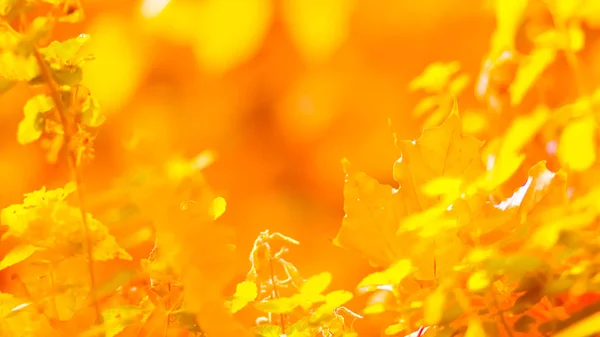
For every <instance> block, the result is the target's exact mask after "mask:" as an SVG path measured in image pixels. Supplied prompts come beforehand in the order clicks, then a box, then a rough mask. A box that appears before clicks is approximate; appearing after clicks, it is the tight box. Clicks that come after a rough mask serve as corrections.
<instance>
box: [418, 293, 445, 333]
mask: <svg viewBox="0 0 600 337" xmlns="http://www.w3.org/2000/svg"><path fill="white" fill-rule="evenodd" d="M445 305H446V294H444V292H443V291H442V289H439V288H438V289H436V290H435V291H433V292H432V293H431V294H430V295H429V296H427V299H426V300H425V304H424V308H423V315H424V316H423V319H424V321H425V324H427V325H435V324H438V323H439V322H440V319H442V314H443V313H444V307H445Z"/></svg>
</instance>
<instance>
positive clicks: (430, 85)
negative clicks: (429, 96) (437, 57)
mask: <svg viewBox="0 0 600 337" xmlns="http://www.w3.org/2000/svg"><path fill="white" fill-rule="evenodd" d="M459 70H460V63H459V62H456V61H454V62H450V63H443V62H435V63H432V64H430V65H429V66H427V68H425V70H423V72H422V73H421V74H420V75H419V76H417V77H416V78H415V79H413V80H412V81H411V82H410V83H409V85H408V86H409V89H410V90H411V91H416V90H424V91H426V92H428V93H440V92H442V91H443V90H444V89H445V88H446V86H447V85H449V84H450V78H451V77H452V76H454V75H455V74H456V73H457V72H458V71H459Z"/></svg>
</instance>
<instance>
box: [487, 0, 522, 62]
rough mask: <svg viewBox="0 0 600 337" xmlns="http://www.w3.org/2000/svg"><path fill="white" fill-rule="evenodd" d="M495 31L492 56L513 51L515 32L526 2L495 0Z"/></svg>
mask: <svg viewBox="0 0 600 337" xmlns="http://www.w3.org/2000/svg"><path fill="white" fill-rule="evenodd" d="M495 1H496V30H495V32H494V36H493V39H492V54H497V53H500V52H501V51H503V50H513V49H514V44H515V37H516V35H517V31H518V29H519V27H520V26H521V23H522V20H523V18H524V16H525V10H526V9H527V4H528V2H529V1H528V0H495Z"/></svg>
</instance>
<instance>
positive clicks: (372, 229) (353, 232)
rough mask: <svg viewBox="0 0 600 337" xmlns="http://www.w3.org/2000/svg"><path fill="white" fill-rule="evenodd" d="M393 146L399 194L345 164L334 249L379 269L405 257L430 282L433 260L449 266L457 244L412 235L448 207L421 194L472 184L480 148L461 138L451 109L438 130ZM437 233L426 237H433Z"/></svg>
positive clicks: (451, 238)
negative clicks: (443, 185)
mask: <svg viewBox="0 0 600 337" xmlns="http://www.w3.org/2000/svg"><path fill="white" fill-rule="evenodd" d="M397 146H398V147H399V148H400V150H401V151H402V155H401V157H400V159H399V160H398V161H397V162H396V163H395V164H394V170H393V171H394V172H393V173H394V174H393V175H394V179H395V180H396V181H397V182H398V184H399V188H398V189H394V188H392V187H391V186H387V185H382V184H379V183H378V182H377V181H376V180H375V179H373V178H371V177H369V176H367V175H366V174H364V173H362V172H359V171H356V170H354V169H353V168H352V167H351V166H350V164H349V163H348V162H347V161H344V169H345V171H346V184H345V186H344V200H345V202H344V210H345V213H346V216H345V217H344V220H343V223H342V227H341V228H340V230H339V232H338V234H337V236H336V238H335V240H334V243H336V244H337V245H340V246H342V247H346V248H350V249H354V250H357V251H359V252H360V253H362V254H364V255H365V256H366V257H367V258H368V259H369V260H370V261H371V262H372V263H374V264H376V265H379V266H383V267H387V266H389V265H390V264H392V263H393V262H395V261H396V260H398V259H401V258H405V257H408V258H409V259H411V261H413V262H414V264H415V266H416V267H417V268H418V269H420V271H419V272H418V273H417V274H418V275H419V276H420V277H425V278H429V277H432V276H433V274H435V273H436V269H437V267H436V264H437V263H436V260H435V259H436V255H439V256H440V258H442V259H449V261H452V259H454V258H455V257H454V256H453V255H454V253H452V254H448V253H450V252H451V251H453V250H455V249H454V247H455V246H456V245H458V244H459V243H460V242H459V240H458V237H457V236H456V234H455V233H453V232H452V231H449V232H446V233H445V234H444V235H441V236H438V237H436V238H435V239H436V240H433V239H432V240H424V239H423V238H422V236H421V235H419V233H418V232H415V230H420V229H421V227H422V225H423V223H425V222H430V223H431V224H432V225H431V226H436V224H438V222H436V221H438V220H440V219H442V218H443V217H444V215H445V213H446V208H447V207H448V205H445V204H444V206H443V208H440V207H441V205H442V204H443V203H442V204H440V201H444V199H443V198H442V197H441V196H433V197H432V196H431V195H430V194H428V193H427V191H426V190H425V191H424V190H423V189H424V188H425V187H426V186H427V184H430V183H432V182H433V181H435V180H436V179H445V180H446V181H450V182H451V181H452V180H453V179H459V180H464V181H470V182H473V181H476V180H477V178H478V177H479V176H480V175H482V174H483V172H484V170H483V165H482V163H481V159H480V158H481V155H480V150H481V146H482V143H481V142H480V141H478V140H477V139H475V138H472V137H468V136H463V134H462V130H461V123H460V119H459V117H458V108H457V105H456V104H455V105H454V107H453V109H452V111H451V113H450V116H449V117H448V118H447V119H446V121H445V122H444V123H443V124H442V125H441V126H439V127H434V128H429V129H425V130H424V131H423V134H422V135H421V137H420V138H419V139H417V140H415V141H397ZM451 184H453V185H454V183H452V182H451ZM459 185H460V184H459ZM458 195H460V193H457V195H455V197H456V196H458ZM406 221H409V222H410V223H411V224H408V223H407V222H406ZM409 227H410V228H409ZM442 229H443V227H436V228H432V229H431V230H429V231H430V232H431V233H437V232H438V231H440V230H442ZM399 230H400V231H399ZM397 232H398V234H397ZM436 241H439V242H437V243H436ZM442 243H443V244H442ZM415 247H418V249H415ZM434 247H436V248H435V249H434ZM442 264H446V263H445V262H444V263H442ZM425 270H426V271H427V272H425Z"/></svg>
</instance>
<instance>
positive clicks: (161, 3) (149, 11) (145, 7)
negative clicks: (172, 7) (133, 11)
mask: <svg viewBox="0 0 600 337" xmlns="http://www.w3.org/2000/svg"><path fill="white" fill-rule="evenodd" d="M170 2H171V0H144V2H143V3H142V7H141V12H142V15H143V16H144V17H146V18H153V17H155V16H157V15H158V14H160V12H162V11H163V9H165V7H167V5H168V4H169V3H170Z"/></svg>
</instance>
